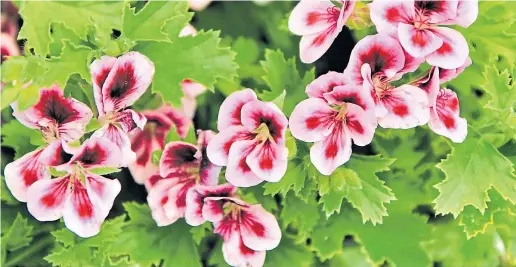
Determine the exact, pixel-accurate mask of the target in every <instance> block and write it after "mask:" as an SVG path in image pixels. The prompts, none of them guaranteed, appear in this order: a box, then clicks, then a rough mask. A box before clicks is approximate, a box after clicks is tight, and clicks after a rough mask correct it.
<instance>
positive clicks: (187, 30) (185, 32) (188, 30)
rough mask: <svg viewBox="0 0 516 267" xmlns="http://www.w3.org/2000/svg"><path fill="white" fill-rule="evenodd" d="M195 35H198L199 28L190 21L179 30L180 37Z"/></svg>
mask: <svg viewBox="0 0 516 267" xmlns="http://www.w3.org/2000/svg"><path fill="white" fill-rule="evenodd" d="M195 35H197V30H196V29H195V27H194V26H192V24H190V23H188V24H186V26H185V27H184V28H183V29H182V30H181V31H180V32H179V37H185V36H195Z"/></svg>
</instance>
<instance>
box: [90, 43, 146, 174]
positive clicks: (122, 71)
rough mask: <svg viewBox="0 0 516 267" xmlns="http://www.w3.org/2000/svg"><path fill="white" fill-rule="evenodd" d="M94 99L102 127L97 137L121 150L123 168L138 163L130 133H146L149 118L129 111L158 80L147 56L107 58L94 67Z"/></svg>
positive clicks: (95, 134) (95, 63) (94, 64)
mask: <svg viewBox="0 0 516 267" xmlns="http://www.w3.org/2000/svg"><path fill="white" fill-rule="evenodd" d="M90 69H91V74H92V79H93V95H94V97H95V103H96V105H97V110H98V114H99V117H98V120H99V121H100V122H101V123H102V125H103V126H102V127H101V128H100V129H98V130H97V131H95V133H94V134H93V136H94V137H105V138H108V139H109V140H111V141H113V142H114V143H115V144H117V145H118V146H120V147H121V149H122V151H123V154H122V157H123V160H122V165H123V166H128V165H129V164H130V163H132V162H134V160H135V159H136V155H135V153H134V152H133V151H132V150H131V142H130V140H129V137H128V136H127V133H128V132H129V131H131V130H133V129H134V128H136V127H138V128H140V129H143V126H144V125H145V122H146V120H145V117H144V116H143V115H141V114H140V113H138V112H135V111H134V110H131V109H128V108H127V107H129V106H131V105H132V104H134V102H136V100H138V98H140V96H142V95H143V93H144V92H145V90H147V88H148V87H149V85H150V83H151V81H152V78H153V77H154V65H153V63H152V62H151V61H150V60H149V59H148V58H147V57H146V56H144V55H142V54H140V53H138V52H129V53H126V54H124V55H122V56H121V57H118V58H115V57H109V56H103V57H101V58H100V59H97V60H95V61H94V62H93V63H92V64H91V65H90Z"/></svg>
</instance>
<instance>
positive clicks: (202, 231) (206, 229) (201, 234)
mask: <svg viewBox="0 0 516 267" xmlns="http://www.w3.org/2000/svg"><path fill="white" fill-rule="evenodd" d="M212 231H213V226H212V225H211V223H210V222H205V223H203V224H201V225H199V226H196V227H192V229H190V233H192V238H193V240H194V241H195V244H197V245H199V244H200V243H201V241H202V239H203V238H205V237H206V236H209V235H210V234H211V233H212Z"/></svg>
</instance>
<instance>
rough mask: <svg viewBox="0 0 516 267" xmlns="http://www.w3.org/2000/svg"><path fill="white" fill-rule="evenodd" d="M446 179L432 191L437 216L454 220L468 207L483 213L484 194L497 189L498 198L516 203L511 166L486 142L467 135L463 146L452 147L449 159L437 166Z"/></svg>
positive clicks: (514, 181)
mask: <svg viewBox="0 0 516 267" xmlns="http://www.w3.org/2000/svg"><path fill="white" fill-rule="evenodd" d="M437 168H439V169H441V170H442V171H443V172H444V174H445V175H446V179H445V180H444V181H442V182H441V183H439V184H437V185H436V186H435V187H436V188H437V189H438V190H439V196H438V197H437V199H435V201H434V202H435V209H436V211H437V213H438V214H447V213H452V214H453V216H454V217H457V216H458V215H459V213H460V212H461V211H462V210H463V208H464V207H465V206H468V205H471V206H473V207H475V208H477V209H479V210H480V212H481V213H484V211H485V209H486V208H487V201H488V200H489V198H488V196H487V190H489V189H490V188H494V189H496V190H497V191H498V192H499V193H500V194H501V196H502V197H503V198H504V199H505V200H508V201H510V202H511V203H513V204H514V203H516V176H515V175H514V168H513V166H512V163H511V162H510V161H509V160H508V159H507V158H505V157H504V156H503V155H502V154H501V153H500V152H498V150H497V149H496V148H495V147H493V145H491V144H489V143H488V142H487V141H484V140H481V139H478V138H475V137H474V136H472V135H471V134H470V136H468V138H466V141H465V142H464V143H462V144H454V146H453V150H452V152H451V153H450V154H449V155H448V157H447V158H446V159H445V160H443V161H441V163H439V164H438V165H437Z"/></svg>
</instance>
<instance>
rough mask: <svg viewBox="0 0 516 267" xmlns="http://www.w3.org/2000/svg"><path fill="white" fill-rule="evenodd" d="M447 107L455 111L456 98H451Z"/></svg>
mask: <svg viewBox="0 0 516 267" xmlns="http://www.w3.org/2000/svg"><path fill="white" fill-rule="evenodd" d="M448 107H449V108H450V109H451V110H452V111H457V110H458V109H459V99H458V98H456V97H453V98H452V99H450V101H448Z"/></svg>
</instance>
